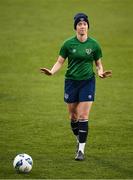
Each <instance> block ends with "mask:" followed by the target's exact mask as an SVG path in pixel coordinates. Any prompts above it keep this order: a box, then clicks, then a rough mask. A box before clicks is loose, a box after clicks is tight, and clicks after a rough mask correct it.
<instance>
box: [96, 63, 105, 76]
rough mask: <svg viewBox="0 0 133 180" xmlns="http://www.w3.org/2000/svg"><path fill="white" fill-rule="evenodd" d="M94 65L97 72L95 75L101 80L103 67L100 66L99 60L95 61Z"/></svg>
mask: <svg viewBox="0 0 133 180" xmlns="http://www.w3.org/2000/svg"><path fill="white" fill-rule="evenodd" d="M95 65H96V70H97V74H98V76H99V77H100V78H103V77H104V76H103V65H102V61H101V59H98V60H97V61H95Z"/></svg>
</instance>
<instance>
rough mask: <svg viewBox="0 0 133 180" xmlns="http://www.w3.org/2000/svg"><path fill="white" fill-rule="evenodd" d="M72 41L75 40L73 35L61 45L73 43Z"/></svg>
mask: <svg viewBox="0 0 133 180" xmlns="http://www.w3.org/2000/svg"><path fill="white" fill-rule="evenodd" d="M74 41H75V36H73V37H70V38H68V39H66V40H65V41H64V42H63V45H66V46H68V45H69V44H71V43H73V42H74Z"/></svg>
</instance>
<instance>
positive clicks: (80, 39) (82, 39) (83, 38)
mask: <svg viewBox="0 0 133 180" xmlns="http://www.w3.org/2000/svg"><path fill="white" fill-rule="evenodd" d="M87 38H88V35H87V34H84V35H81V34H77V39H78V40H79V41H81V42H85V41H86V40H87Z"/></svg>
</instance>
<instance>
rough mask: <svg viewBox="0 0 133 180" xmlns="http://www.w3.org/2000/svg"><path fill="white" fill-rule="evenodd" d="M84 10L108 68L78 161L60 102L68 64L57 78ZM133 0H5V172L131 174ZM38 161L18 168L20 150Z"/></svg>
mask: <svg viewBox="0 0 133 180" xmlns="http://www.w3.org/2000/svg"><path fill="white" fill-rule="evenodd" d="M77 12H85V13H87V14H88V15H89V19H90V36H92V37H94V38H95V39H97V40H98V41H99V42H100V44H101V46H102V50H103V64H104V67H105V69H112V71H113V76H112V78H108V79H105V80H101V79H99V78H98V77H97V90H96V101H95V103H94V105H93V107H92V111H91V115H90V134H89V141H88V143H87V145H86V160H85V161H84V162H75V160H74V153H75V139H74V137H73V135H72V133H71V130H70V125H69V119H68V114H67V110H66V105H65V103H64V102H63V88H64V86H63V84H64V73H65V71H66V68H67V63H65V65H64V67H63V68H62V69H61V71H59V72H58V74H56V75H55V76H53V77H47V76H44V75H43V74H41V73H40V72H39V68H40V67H44V66H45V67H51V66H52V65H53V64H54V63H55V61H56V58H57V57H58V52H59V49H60V46H61V44H62V43H63V41H64V40H65V39H67V38H68V37H70V36H73V35H74V34H75V32H74V30H73V16H74V15H75V14H76V13H77ZM132 19H133V1H132V0H82V1H81V0H67V1H65V0H0V178H1V179H132V178H133V99H132V95H133V82H132V78H133V31H132V30H133V23H132V22H133V20H132ZM22 152H24V153H27V154H29V155H31V156H32V158H33V160H34V165H33V169H32V171H31V172H30V173H29V174H17V173H16V172H15V171H14V169H13V167H12V162H13V159H14V157H15V156H16V155H17V154H19V153H22Z"/></svg>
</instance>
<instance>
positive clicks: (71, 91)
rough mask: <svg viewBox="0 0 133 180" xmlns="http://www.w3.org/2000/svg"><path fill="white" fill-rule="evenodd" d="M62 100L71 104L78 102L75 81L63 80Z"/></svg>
mask: <svg viewBox="0 0 133 180" xmlns="http://www.w3.org/2000/svg"><path fill="white" fill-rule="evenodd" d="M64 101H65V102H66V103H72V104H73V103H76V102H78V88H77V82H76V81H74V80H70V79H66V80H65V87H64ZM72 106H73V105H72Z"/></svg>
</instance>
